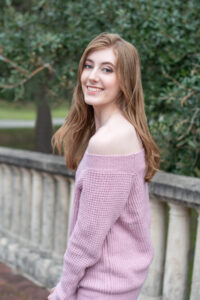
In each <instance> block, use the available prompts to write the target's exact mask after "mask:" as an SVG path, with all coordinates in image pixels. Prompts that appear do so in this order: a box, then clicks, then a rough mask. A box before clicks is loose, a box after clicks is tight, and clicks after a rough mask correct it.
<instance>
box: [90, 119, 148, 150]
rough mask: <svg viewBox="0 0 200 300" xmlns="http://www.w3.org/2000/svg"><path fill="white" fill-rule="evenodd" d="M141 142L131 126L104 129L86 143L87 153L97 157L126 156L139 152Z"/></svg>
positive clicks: (141, 146) (124, 125)
mask: <svg viewBox="0 0 200 300" xmlns="http://www.w3.org/2000/svg"><path fill="white" fill-rule="evenodd" d="M142 148H143V145H142V142H141V139H140V137H139V136H138V134H137V133H136V130H135V128H134V126H132V124H130V123H129V124H121V126H119V127H117V128H116V127H112V126H111V127H105V128H101V129H100V130H98V132H97V133H95V134H94V136H92V138H91V139H90V141H89V143H88V153H92V154H99V155H112V154H114V155H116V154H118V155H127V154H132V153H136V152H139V151H140V150H141V149H142Z"/></svg>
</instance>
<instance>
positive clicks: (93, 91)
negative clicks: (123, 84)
mask: <svg viewBox="0 0 200 300" xmlns="http://www.w3.org/2000/svg"><path fill="white" fill-rule="evenodd" d="M81 86H82V90H83V94H84V100H85V102H86V103H87V104H89V105H93V106H99V105H105V104H111V103H114V102H115V101H116V99H117V97H118V94H119V92H120V87H119V82H118V79H117V73H116V56H115V54H114V51H113V49H112V48H106V49H102V50H97V51H94V52H92V53H90V54H89V55H88V56H87V58H86V61H85V64H84V68H83V72H82V74H81Z"/></svg>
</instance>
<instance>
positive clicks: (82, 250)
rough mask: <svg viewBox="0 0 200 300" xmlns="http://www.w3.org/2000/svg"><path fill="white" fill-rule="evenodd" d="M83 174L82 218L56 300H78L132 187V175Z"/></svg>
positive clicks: (93, 171)
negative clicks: (83, 282)
mask: <svg viewBox="0 0 200 300" xmlns="http://www.w3.org/2000/svg"><path fill="white" fill-rule="evenodd" d="M83 172H84V173H83V184H82V191H81V195H80V206H79V212H78V218H77V222H76V225H75V228H74V231H73V233H72V235H71V237H70V239H69V243H68V247H67V250H66V252H65V255H64V266H63V272H62V276H61V280H60V282H59V283H58V285H57V286H56V289H55V292H54V294H53V298H52V299H53V300H75V299H76V292H77V288H78V284H79V282H80V280H81V279H82V278H83V276H84V274H85V271H86V268H89V267H91V266H92V265H94V264H95V263H96V262H97V261H98V260H99V259H100V257H101V252H102V247H103V243H104V240H105V238H106V235H107V233H108V231H109V230H110V228H111V227H112V225H113V224H114V223H115V221H116V220H117V219H118V217H119V215H120V214H121V212H122V210H123V208H124V206H125V204H126V201H127V200H128V196H129V193H130V189H131V185H132V175H131V174H129V173H124V172H121V171H117V170H113V171H112V170H105V169H104V170H101V169H86V170H84V171H83Z"/></svg>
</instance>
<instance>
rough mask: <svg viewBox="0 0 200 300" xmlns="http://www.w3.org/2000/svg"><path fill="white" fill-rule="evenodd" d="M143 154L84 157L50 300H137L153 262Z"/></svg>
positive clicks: (142, 152) (87, 155) (77, 178)
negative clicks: (64, 248)
mask: <svg viewBox="0 0 200 300" xmlns="http://www.w3.org/2000/svg"><path fill="white" fill-rule="evenodd" d="M144 172H145V151H144V149H142V150H140V151H139V152H137V153H132V154H129V155H97V154H91V153H88V151H87V150H86V152H85V153H84V156H83V158H82V160H81V161H80V163H79V166H78V168H77V171H76V176H75V193H74V203H73V209H72V215H71V219H70V225H69V239H68V246H67V250H66V252H65V254H64V265H63V271H62V276H61V279H60V281H59V283H58V284H57V286H56V288H55V291H54V293H53V295H52V298H51V299H53V300H89V299H91V300H136V299H137V297H138V295H139V293H140V291H141V288H142V285H143V284H144V281H145V279H146V277H147V274H148V269H149V266H150V264H151V262H152V260H153V255H154V249H153V245H152V241H151V237H150V222H151V217H150V205H149V193H148V184H147V183H146V182H145V181H144Z"/></svg>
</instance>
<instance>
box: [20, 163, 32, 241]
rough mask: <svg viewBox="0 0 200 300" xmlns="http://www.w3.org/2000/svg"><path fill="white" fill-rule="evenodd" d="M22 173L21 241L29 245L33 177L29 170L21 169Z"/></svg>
mask: <svg viewBox="0 0 200 300" xmlns="http://www.w3.org/2000/svg"><path fill="white" fill-rule="evenodd" d="M21 171H22V202H21V226H20V227H21V232H20V235H21V236H20V240H21V241H22V242H23V243H24V245H27V244H28V243H29V239H30V224H31V196H32V195H31V191H32V188H31V186H32V182H31V180H32V176H31V172H30V170H28V169H25V168H21Z"/></svg>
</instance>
